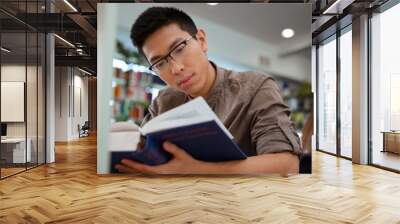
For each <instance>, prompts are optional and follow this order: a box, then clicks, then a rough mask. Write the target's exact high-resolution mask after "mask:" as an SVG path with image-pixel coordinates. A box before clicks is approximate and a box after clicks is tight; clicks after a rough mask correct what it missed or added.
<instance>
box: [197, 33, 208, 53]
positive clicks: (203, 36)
mask: <svg viewBox="0 0 400 224" xmlns="http://www.w3.org/2000/svg"><path fill="white" fill-rule="evenodd" d="M196 38H197V41H198V42H199V44H200V47H201V50H202V51H203V52H204V53H207V50H208V45H207V40H206V33H205V32H204V30H203V29H198V30H197V34H196Z"/></svg>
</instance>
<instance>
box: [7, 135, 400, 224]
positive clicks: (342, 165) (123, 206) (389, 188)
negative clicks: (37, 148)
mask: <svg viewBox="0 0 400 224" xmlns="http://www.w3.org/2000/svg"><path fill="white" fill-rule="evenodd" d="M56 158H57V162H56V163H55V164H51V165H47V166H41V167H39V168H36V169H33V170H30V171H28V172H26V173H22V174H19V175H17V176H13V177H10V178H8V179H5V180H2V181H0V223H213V224H214V223H373V224H376V223H385V224H386V223H400V175H399V174H395V173H391V172H387V171H384V170H380V169H377V168H374V167H369V166H359V165H352V164H351V162H350V161H347V160H343V159H338V158H335V157H333V156H330V155H326V154H323V153H320V152H314V154H313V174H312V175H297V176H291V177H289V178H283V177H279V176H271V175H269V176H98V175H97V174H96V139H95V138H94V137H89V138H84V139H82V140H81V141H76V142H70V143H68V144H57V147H56Z"/></svg>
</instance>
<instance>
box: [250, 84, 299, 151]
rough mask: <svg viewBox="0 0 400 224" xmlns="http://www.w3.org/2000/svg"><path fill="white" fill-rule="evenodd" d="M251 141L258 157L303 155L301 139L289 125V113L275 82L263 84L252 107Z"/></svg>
mask: <svg viewBox="0 0 400 224" xmlns="http://www.w3.org/2000/svg"><path fill="white" fill-rule="evenodd" d="M250 108H253V109H252V111H251V112H252V114H253V118H252V122H251V139H252V142H253V144H254V145H255V146H256V151H257V154H258V155H261V154H267V153H276V152H284V151H289V152H292V153H294V154H297V155H300V154H301V146H300V138H299V136H298V135H297V133H296V131H295V129H294V126H293V123H292V122H291V121H290V118H289V115H290V109H289V107H288V106H287V105H286V104H285V103H284V101H283V99H282V96H281V93H280V90H279V87H278V86H277V84H276V83H275V81H274V80H273V79H272V78H269V79H267V80H265V81H264V83H263V84H262V86H261V87H260V88H259V90H258V91H257V93H256V94H255V97H254V98H253V101H252V103H251V107H250Z"/></svg>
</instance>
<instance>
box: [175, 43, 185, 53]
mask: <svg viewBox="0 0 400 224" xmlns="http://www.w3.org/2000/svg"><path fill="white" fill-rule="evenodd" d="M184 48H185V45H184V44H182V45H180V46H179V47H177V48H176V49H175V50H174V52H175V53H181V52H182V51H183V49H184Z"/></svg>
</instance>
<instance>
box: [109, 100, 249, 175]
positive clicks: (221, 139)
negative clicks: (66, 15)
mask: <svg viewBox="0 0 400 224" xmlns="http://www.w3.org/2000/svg"><path fill="white" fill-rule="evenodd" d="M139 132H140V135H141V137H140V142H139V143H138V145H137V148H136V150H134V151H113V152H111V172H118V170H116V169H115V165H116V164H118V163H120V161H121V160H122V159H124V158H125V159H131V160H135V161H138V162H141V163H145V164H148V165H160V164H163V163H166V162H168V160H170V159H171V154H169V153H168V152H166V151H165V150H164V149H163V147H162V144H163V142H164V141H170V142H172V143H174V144H176V145H177V146H178V147H180V148H182V149H184V150H185V151H186V152H187V153H189V154H190V155H191V156H193V158H195V159H198V160H202V161H212V162H218V161H229V160H240V159H246V158H247V156H246V155H245V154H244V153H243V152H242V151H241V150H240V148H239V147H238V145H237V144H236V143H235V142H234V140H233V136H232V134H231V133H230V132H229V131H228V130H227V129H226V128H225V126H224V125H223V124H222V122H221V121H220V120H219V119H218V117H217V116H216V115H215V113H214V112H213V111H212V110H211V108H210V107H209V106H208V104H207V103H206V101H205V100H204V99H203V98H202V97H198V98H196V99H194V100H191V101H189V102H187V103H185V104H183V105H180V106H178V107H176V108H174V109H172V110H169V111H167V112H165V113H163V114H161V115H159V116H157V117H155V118H153V119H152V120H150V121H149V122H148V123H146V124H145V125H144V126H143V127H142V128H139Z"/></svg>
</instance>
